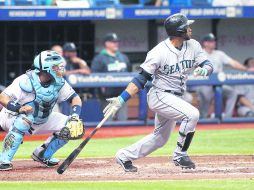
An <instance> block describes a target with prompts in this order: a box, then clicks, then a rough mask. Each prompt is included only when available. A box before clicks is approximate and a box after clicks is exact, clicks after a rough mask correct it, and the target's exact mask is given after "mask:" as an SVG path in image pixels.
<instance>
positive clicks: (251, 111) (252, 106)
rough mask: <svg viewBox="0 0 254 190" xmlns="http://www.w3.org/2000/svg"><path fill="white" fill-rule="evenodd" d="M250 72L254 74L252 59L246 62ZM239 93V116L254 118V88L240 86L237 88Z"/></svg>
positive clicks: (253, 60) (253, 59)
mask: <svg viewBox="0 0 254 190" xmlns="http://www.w3.org/2000/svg"><path fill="white" fill-rule="evenodd" d="M244 65H245V66H246V67H247V68H248V71H251V72H254V58H253V57H250V58H248V59H246V60H245V61H244ZM236 89H237V90H238V92H239V95H240V96H239V102H238V105H237V114H238V115H239V116H241V117H254V94H253V92H254V86H253V85H241V86H240V85H239V86H236Z"/></svg>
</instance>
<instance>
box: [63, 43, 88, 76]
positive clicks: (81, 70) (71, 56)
mask: <svg viewBox="0 0 254 190" xmlns="http://www.w3.org/2000/svg"><path fill="white" fill-rule="evenodd" d="M63 56H64V58H65V60H66V67H65V69H66V74H65V75H70V74H85V75H87V74H90V73H91V71H90V69H89V67H88V66H87V63H86V62H85V61H84V60H83V59H81V58H79V57H78V56H77V48H76V46H75V44H74V43H72V42H67V43H65V44H64V46H63Z"/></svg>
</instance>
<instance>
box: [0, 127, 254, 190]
mask: <svg viewBox="0 0 254 190" xmlns="http://www.w3.org/2000/svg"><path fill="white" fill-rule="evenodd" d="M177 135H178V133H177V132H174V133H173V135H172V137H171V139H170V140H169V142H168V144H167V145H166V146H164V147H163V148H161V149H159V150H157V151H156V152H154V153H153V154H152V155H151V156H165V155H166V156H169V155H171V154H172V152H173V150H174V148H175V143H176V138H177ZM140 138H142V136H134V137H123V138H110V139H92V140H91V141H90V142H89V144H88V145H87V146H86V148H85V149H84V150H83V151H82V152H81V154H80V155H79V158H87V157H89V158H91V157H97V158H100V157H113V156H114V154H115V152H116V151H117V150H118V149H119V148H121V147H124V146H127V145H129V144H131V143H133V142H135V141H137V140H139V139H140ZM42 142H43V141H25V142H24V143H23V144H22V145H21V147H20V149H19V151H18V152H17V154H16V157H15V159H30V154H31V152H32V151H33V150H34V148H35V147H36V146H38V145H40V144H41V143H42ZM79 143H80V141H72V142H70V143H69V144H67V145H66V146H65V147H64V148H62V149H61V150H60V151H59V152H58V153H57V154H56V157H58V158H66V157H67V155H68V154H69V153H70V152H71V151H72V150H73V148H74V147H76V146H77V145H78V144H79ZM253 147H254V129H225V130H200V131H199V130H198V131H197V132H196V134H195V138H194V139H193V143H192V145H191V147H190V151H189V154H191V155H253V152H254V148H253ZM94 172H96V171H94ZM253 172H254V171H253ZM49 177H50V176H49ZM0 189H1V190H2V189H5V190H9V189H19V190H23V189H24V190H29V189H44V190H50V189H62V190H65V189H68V190H69V189H96V190H100V189H103V190H107V189H110V190H111V189H119V190H121V189H139V190H141V189H146V190H150V189H156V190H157V189H171V190H173V189H176V190H177V189H179V190H180V189H181V190H182V189H188V190H194V189H195V190H196V189H200V190H201V189H202V190H206V189H220V190H228V189H230V190H237V189H239V190H240V189H241V190H242V189H244V190H248V189H254V179H252V178H250V179H223V180H184V181H183V180H163V181H156V180H155V181H120V182H119V181H117V182H115V181H109V182H99V181H98V182H71V181H70V182H68V181H67V182H1V183H0Z"/></svg>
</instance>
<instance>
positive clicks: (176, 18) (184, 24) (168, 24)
mask: <svg viewBox="0 0 254 190" xmlns="http://www.w3.org/2000/svg"><path fill="white" fill-rule="evenodd" d="M193 22H194V20H188V18H187V17H186V16H185V15H183V14H181V13H177V14H173V15H171V16H169V17H168V18H167V19H166V20H165V22H164V26H165V29H166V32H167V34H168V36H175V37H183V38H184V37H185V36H186V33H187V28H188V26H189V25H190V24H192V23H193Z"/></svg>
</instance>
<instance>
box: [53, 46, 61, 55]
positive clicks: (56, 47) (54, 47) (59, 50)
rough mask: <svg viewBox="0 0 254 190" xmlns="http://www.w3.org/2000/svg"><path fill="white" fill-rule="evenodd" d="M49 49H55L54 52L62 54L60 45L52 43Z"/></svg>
mask: <svg viewBox="0 0 254 190" xmlns="http://www.w3.org/2000/svg"><path fill="white" fill-rule="evenodd" d="M51 50H53V51H55V52H56V53H58V54H59V55H61V56H63V48H62V46H60V45H53V46H52V47H51Z"/></svg>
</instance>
